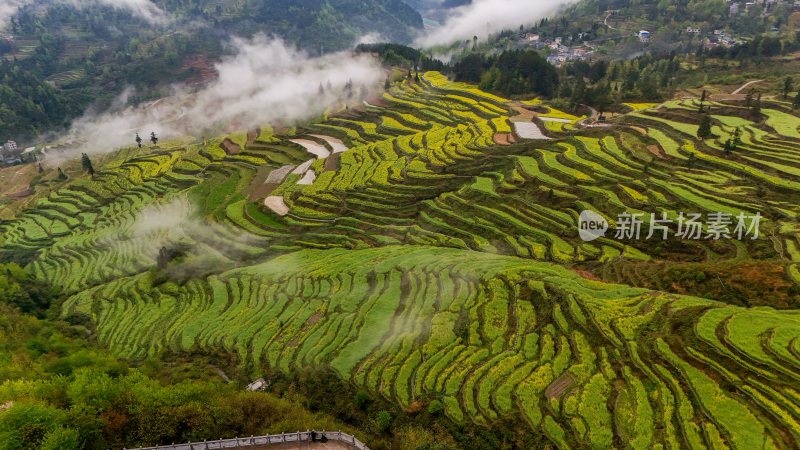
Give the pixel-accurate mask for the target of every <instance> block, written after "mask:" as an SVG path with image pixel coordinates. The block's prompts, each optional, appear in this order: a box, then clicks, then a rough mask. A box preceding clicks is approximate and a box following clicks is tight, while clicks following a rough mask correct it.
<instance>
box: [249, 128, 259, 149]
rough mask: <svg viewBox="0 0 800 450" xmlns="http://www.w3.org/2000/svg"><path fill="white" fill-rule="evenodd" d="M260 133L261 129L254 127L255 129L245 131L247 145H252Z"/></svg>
mask: <svg viewBox="0 0 800 450" xmlns="http://www.w3.org/2000/svg"><path fill="white" fill-rule="evenodd" d="M259 134H261V130H259V129H258V128H256V129H255V130H250V131H248V132H247V145H248V146H250V145H253V144H254V143H255V142H256V139H258V135H259Z"/></svg>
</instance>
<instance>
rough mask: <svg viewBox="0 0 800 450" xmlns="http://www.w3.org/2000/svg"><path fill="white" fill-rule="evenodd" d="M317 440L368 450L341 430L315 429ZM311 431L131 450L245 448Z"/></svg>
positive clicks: (302, 437)
mask: <svg viewBox="0 0 800 450" xmlns="http://www.w3.org/2000/svg"><path fill="white" fill-rule="evenodd" d="M316 433H317V441H318V442H319V440H320V439H321V438H322V436H323V435H324V436H325V437H326V438H327V439H328V440H329V441H338V442H342V443H345V444H349V445H351V446H352V447H353V448H355V449H357V450H369V447H367V446H366V444H364V443H363V442H361V441H359V440H358V439H357V438H356V437H355V436H351V435H349V434H347V433H342V432H341V431H317V432H316ZM310 441H311V431H310V430H309V431H298V432H296V433H281V434H270V435H267V436H257V437H256V436H251V437H249V438H240V437H237V438H233V439H219V440H216V441H203V442H191V443H186V444H172V445H159V446H157V447H140V448H138V449H131V450H211V449H221V448H247V447H251V446H255V445H269V444H284V443H292V442H298V443H299V442H310Z"/></svg>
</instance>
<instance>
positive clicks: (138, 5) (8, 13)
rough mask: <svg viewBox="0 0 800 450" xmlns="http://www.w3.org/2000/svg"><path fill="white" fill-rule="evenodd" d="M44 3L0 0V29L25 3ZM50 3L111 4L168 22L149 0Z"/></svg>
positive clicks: (52, 0)
mask: <svg viewBox="0 0 800 450" xmlns="http://www.w3.org/2000/svg"><path fill="white" fill-rule="evenodd" d="M35 3H44V2H41V1H37V0H0V31H1V30H4V29H6V28H8V26H9V25H10V23H11V17H13V16H14V14H16V13H17V10H18V9H19V8H20V7H22V6H26V5H31V4H35ZM50 3H59V4H68V5H72V6H74V7H76V8H81V9H83V8H92V7H95V6H98V5H100V6H112V7H114V8H119V9H123V10H127V11H130V12H131V14H133V15H134V16H138V17H140V18H142V19H144V20H147V21H149V22H151V23H156V24H164V23H167V22H169V20H170V16H169V14H167V13H166V12H164V10H162V9H161V8H159V7H158V6H156V5H155V4H154V3H153V2H151V1H150V0H50Z"/></svg>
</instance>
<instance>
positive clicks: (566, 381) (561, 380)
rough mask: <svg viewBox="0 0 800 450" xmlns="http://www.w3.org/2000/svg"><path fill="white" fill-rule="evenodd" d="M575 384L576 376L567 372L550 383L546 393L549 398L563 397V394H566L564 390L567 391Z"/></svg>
mask: <svg viewBox="0 0 800 450" xmlns="http://www.w3.org/2000/svg"><path fill="white" fill-rule="evenodd" d="M574 384H575V377H573V376H572V375H571V374H569V373H565V374H563V375H561V376H560V377H558V378H556V379H555V381H553V382H552V383H550V386H547V389H545V390H544V395H545V396H546V397H547V398H548V399H553V398H561V396H562V395H564V392H566V391H567V389H569V388H571V387H572V385H574Z"/></svg>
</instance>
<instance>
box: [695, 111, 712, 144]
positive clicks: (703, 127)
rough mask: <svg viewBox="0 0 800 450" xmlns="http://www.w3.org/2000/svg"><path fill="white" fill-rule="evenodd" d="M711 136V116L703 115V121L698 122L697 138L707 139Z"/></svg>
mask: <svg viewBox="0 0 800 450" xmlns="http://www.w3.org/2000/svg"><path fill="white" fill-rule="evenodd" d="M710 136H711V116H709V115H708V114H703V119H702V120H701V121H700V127H699V128H698V129H697V137H699V138H700V139H708V138H709V137H710Z"/></svg>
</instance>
